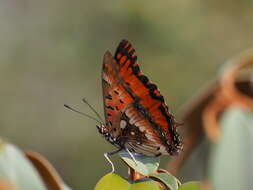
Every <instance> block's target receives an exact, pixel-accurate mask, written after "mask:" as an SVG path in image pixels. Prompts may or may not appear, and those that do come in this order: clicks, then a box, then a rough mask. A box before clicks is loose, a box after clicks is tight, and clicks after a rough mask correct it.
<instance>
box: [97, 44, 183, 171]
mask: <svg viewBox="0 0 253 190" xmlns="http://www.w3.org/2000/svg"><path fill="white" fill-rule="evenodd" d="M101 77H102V91H103V102H104V114H105V124H101V125H99V126H97V128H98V131H99V132H100V133H101V134H102V136H104V137H105V139H106V140H107V141H109V142H110V143H111V144H113V145H115V146H116V147H117V148H118V149H117V150H116V151H114V152H109V153H105V156H106V158H108V155H112V154H115V153H117V152H119V151H122V150H126V151H128V152H130V153H139V154H144V155H148V156H160V155H174V154H176V153H178V152H179V150H180V149H181V147H182V143H181V140H180V138H179V134H178V133H177V131H176V130H177V126H178V124H177V122H176V121H175V119H174V116H173V115H172V114H171V113H170V112H169V110H168V106H167V105H166V103H165V101H164V97H163V96H162V95H161V94H160V92H159V90H158V89H157V86H156V85H155V84H153V83H152V82H150V80H149V79H148V78H147V77H146V76H145V75H144V74H142V73H141V71H140V67H139V65H138V63H137V56H136V55H135V49H134V48H133V47H132V45H131V44H130V43H129V42H128V41H126V40H122V41H121V42H120V44H119V45H118V47H117V50H116V52H115V54H114V56H112V54H111V53H110V52H109V51H107V52H106V53H105V55H104V58H103V67H102V76H101ZM108 161H109V159H108ZM109 162H110V161H109ZM110 163H111V162H110ZM111 164H112V163H111ZM113 170H114V169H113Z"/></svg>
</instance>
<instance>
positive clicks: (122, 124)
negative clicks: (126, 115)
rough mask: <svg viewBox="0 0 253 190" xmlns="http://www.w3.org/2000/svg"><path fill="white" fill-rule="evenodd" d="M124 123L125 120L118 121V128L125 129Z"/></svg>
mask: <svg viewBox="0 0 253 190" xmlns="http://www.w3.org/2000/svg"><path fill="white" fill-rule="evenodd" d="M126 125H127V122H126V121H125V120H121V121H120V128H121V129H125V127H126Z"/></svg>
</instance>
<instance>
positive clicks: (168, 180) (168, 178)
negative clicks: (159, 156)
mask: <svg viewBox="0 0 253 190" xmlns="http://www.w3.org/2000/svg"><path fill="white" fill-rule="evenodd" d="M149 177H151V178H155V179H158V180H159V181H161V182H162V183H164V185H166V186H167V187H168V188H169V189H170V190H177V189H178V180H177V178H176V177H174V176H173V175H170V174H169V173H158V174H153V175H150V176H149Z"/></svg>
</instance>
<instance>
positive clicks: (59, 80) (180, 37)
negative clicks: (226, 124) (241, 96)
mask: <svg viewBox="0 0 253 190" xmlns="http://www.w3.org/2000/svg"><path fill="white" fill-rule="evenodd" d="M252 10H253V2H252V1H250V0H243V1H235V0H233V1H227V0H224V1H218V0H207V1H199V0H196V1H193V0H191V1H178V0H177V1H176V0H170V1H164V0H158V1H144V0H139V1H133V0H128V1H111V0H107V1H100V2H97V1H92V0H83V1H81V0H76V1H67V0H61V1H60V0H55V1H49V0H45V1H32V0H24V1H1V2H0V28H1V29H0V41H1V43H0V48H1V51H0V86H1V99H0V105H1V111H0V115H1V116H0V126H1V127H0V134H1V136H4V137H6V138H8V139H9V140H10V141H12V142H14V143H15V144H18V145H20V146H21V147H22V148H24V149H33V150H35V151H38V152H40V153H41V154H43V155H44V156H46V157H47V158H48V159H49V160H50V161H51V162H52V163H53V164H54V165H55V166H56V168H57V170H58V171H59V172H60V174H61V175H62V176H63V177H64V179H65V181H66V182H67V183H68V184H69V185H70V186H72V187H73V189H81V188H83V187H85V188H86V189H92V188H93V187H94V185H95V184H96V182H97V180H98V179H99V178H100V177H101V176H102V175H103V174H104V173H106V172H108V171H109V170H110V165H109V164H108V163H107V162H106V161H105V159H104V158H103V152H105V151H110V150H112V149H113V148H112V146H111V145H109V143H105V140H104V139H102V138H101V137H100V135H99V134H98V133H97V131H96V128H95V123H94V122H92V121H90V120H88V119H87V118H83V117H81V116H80V115H77V114H74V113H71V112H68V111H67V110H66V109H64V107H63V104H64V103H67V104H70V105H76V106H77V107H78V108H79V109H80V110H82V111H84V112H87V113H89V111H90V110H89V109H88V108H87V106H85V105H83V104H82V103H81V98H83V97H86V98H87V99H88V100H89V102H90V103H91V104H94V106H95V107H96V108H97V109H98V111H99V112H101V113H102V110H103V108H102V106H103V105H102V97H101V83H100V80H101V79H100V72H101V60H102V57H103V54H104V52H105V51H106V50H107V49H109V50H111V51H114V50H115V48H116V46H117V44H118V43H119V41H120V40H121V39H122V38H125V39H128V40H130V42H132V43H133V45H134V47H135V48H136V50H137V54H138V55H139V63H140V65H141V69H142V71H143V72H144V73H145V74H146V75H148V76H149V78H150V79H152V80H153V82H155V83H156V84H157V85H158V86H159V88H160V90H161V92H162V94H163V95H164V96H165V97H166V99H167V103H168V105H169V107H170V108H171V110H172V112H174V113H175V112H176V111H177V109H178V107H179V106H180V105H182V104H183V103H184V102H185V101H186V100H187V99H188V98H189V97H191V96H192V95H193V94H195V93H196V91H197V90H198V89H199V88H200V87H201V86H203V85H204V84H205V83H206V82H207V81H209V80H211V79H213V78H214V77H215V71H216V70H217V68H218V67H219V65H220V64H221V63H223V62H224V61H225V60H226V59H227V58H229V57H232V56H233V55H234V54H237V53H238V52H240V51H242V50H244V49H246V48H248V47H251V46H252V44H253V36H252V32H253V25H252V16H253V11H252ZM198 156H199V155H197V156H196V157H195V158H194V159H198ZM164 160H166V161H167V160H168V159H167V158H164ZM198 169H199V166H198V165H196V166H194V170H192V168H190V169H188V173H185V174H184V176H188V178H191V177H193V173H195V174H196V173H197V172H195V171H197V170H198ZM119 171H123V168H120V170H119ZM193 171H194V172H193ZM189 176H190V177H189ZM193 179H195V180H197V179H196V178H193ZM187 180H188V179H187Z"/></svg>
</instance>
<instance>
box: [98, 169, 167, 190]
mask: <svg viewBox="0 0 253 190" xmlns="http://www.w3.org/2000/svg"><path fill="white" fill-rule="evenodd" d="M95 190H162V189H161V188H160V187H159V185H158V183H157V182H155V181H153V180H149V179H147V180H142V181H136V182H133V183H129V182H128V181H127V180H125V179H123V178H122V177H120V176H119V175H117V174H115V173H109V174H107V175H105V176H104V177H102V178H101V179H100V180H99V182H98V183H97V185H96V187H95Z"/></svg>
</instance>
